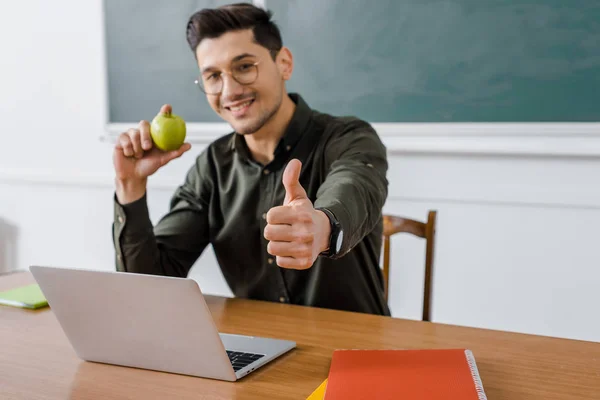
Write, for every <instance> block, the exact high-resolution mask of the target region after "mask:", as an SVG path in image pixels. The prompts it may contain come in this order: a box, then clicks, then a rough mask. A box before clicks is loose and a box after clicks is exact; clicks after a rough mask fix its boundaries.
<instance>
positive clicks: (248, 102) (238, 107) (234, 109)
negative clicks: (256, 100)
mask: <svg viewBox="0 0 600 400" xmlns="http://www.w3.org/2000/svg"><path fill="white" fill-rule="evenodd" d="M251 102H252V100H250V101H247V102H245V103H244V104H240V105H239V106H235V107H230V108H231V111H239V110H241V109H242V108H244V107H246V106H249V105H250V103H251Z"/></svg>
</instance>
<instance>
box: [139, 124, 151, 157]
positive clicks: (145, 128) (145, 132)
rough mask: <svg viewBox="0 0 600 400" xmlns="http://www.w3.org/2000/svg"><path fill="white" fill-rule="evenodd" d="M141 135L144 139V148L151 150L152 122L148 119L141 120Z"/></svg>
mask: <svg viewBox="0 0 600 400" xmlns="http://www.w3.org/2000/svg"><path fill="white" fill-rule="evenodd" d="M139 128H140V136H141V138H140V139H141V141H142V149H144V150H150V149H151V148H152V136H151V135H150V123H149V122H148V121H144V120H142V121H140V126H139Z"/></svg>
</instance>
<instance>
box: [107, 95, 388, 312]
mask: <svg viewBox="0 0 600 400" xmlns="http://www.w3.org/2000/svg"><path fill="white" fill-rule="evenodd" d="M289 96H290V98H291V99H292V100H293V101H294V102H295V103H296V109H295V112H294V115H293V117H292V120H291V122H290V124H289V126H288V127H287V129H286V131H285V133H284V136H283V137H282V139H281V141H280V142H279V144H278V146H277V148H276V150H275V153H274V159H273V161H272V162H271V163H269V164H268V165H262V164H259V163H257V162H256V161H254V160H253V159H252V157H251V156H250V152H249V150H248V148H247V146H246V141H245V139H244V137H243V136H242V135H239V134H237V133H235V132H233V133H230V134H228V135H226V136H223V137H221V138H219V139H217V140H215V141H214V142H213V143H211V144H210V145H209V146H207V148H206V149H205V150H204V151H203V152H202V153H201V154H200V155H199V156H198V157H197V159H196V162H195V164H194V165H193V166H192V167H191V168H190V169H189V171H188V173H187V176H186V178H185V181H184V182H183V183H182V184H181V186H179V187H178V188H177V189H176V191H175V193H174V194H173V196H172V198H171V202H170V209H169V212H168V213H167V214H166V215H165V216H164V217H162V218H161V220H160V221H159V222H158V223H157V224H156V226H152V222H151V221H150V218H149V214H148V207H147V203H146V198H145V196H144V197H143V198H142V199H140V200H138V201H135V202H133V203H130V204H127V205H124V206H123V205H120V204H119V203H118V202H117V201H116V197H115V213H114V217H115V221H114V224H113V239H114V245H115V250H116V257H117V260H116V263H117V270H119V271H126V272H136V273H147V274H156V275H169V276H177V277H185V276H187V274H188V272H189V270H190V268H191V267H192V265H193V264H194V263H195V261H196V260H197V259H198V257H199V256H200V255H201V253H202V252H203V251H204V249H205V248H206V246H207V245H208V244H209V243H210V244H212V246H213V249H214V253H215V256H216V259H217V261H218V262H219V265H220V267H221V271H222V272H223V275H224V277H225V280H226V281H227V283H228V284H229V286H230V288H231V290H232V292H233V293H234V295H235V296H237V297H242V298H249V299H257V300H267V301H277V302H286V303H292V304H300V305H306V306H315V307H324V308H333V309H340V310H349V311H357V312H364V313H372V314H381V315H390V311H389V308H388V306H387V303H386V302H385V300H384V296H383V277H382V273H381V269H380V268H379V257H380V251H381V244H382V230H383V220H382V207H383V204H384V203H385V200H386V197H387V191H388V182H387V179H386V172H387V168H388V165H387V159H386V149H385V147H384V145H383V144H382V142H381V140H380V139H379V137H378V135H377V133H376V132H375V131H374V129H373V128H372V127H371V126H370V125H369V124H368V123H366V122H364V121H361V120H359V119H357V118H354V117H333V116H331V115H327V114H323V113H320V112H317V111H315V110H311V109H310V108H309V106H308V105H307V104H306V103H305V101H304V100H303V99H302V98H301V97H300V96H299V95H297V94H290V95H289ZM293 158H297V159H299V160H300V161H302V172H301V174H300V183H301V184H302V187H303V188H304V189H305V190H306V193H307V195H308V197H309V198H310V200H311V201H312V202H313V204H314V206H315V207H323V208H327V209H329V210H330V211H331V212H332V213H333V214H334V215H335V217H336V219H338V220H339V222H340V224H341V227H342V229H343V231H344V235H343V244H342V249H341V252H340V253H339V254H338V255H337V256H334V257H331V258H329V257H325V256H319V257H318V258H317V260H316V261H315V263H314V264H313V266H312V267H311V268H309V269H306V270H292V269H284V268H280V267H279V266H278V265H277V263H276V262H275V259H274V257H273V256H271V255H270V254H269V253H267V244H268V241H267V240H266V239H265V238H264V236H263V231H264V228H265V226H266V220H265V216H266V213H267V212H268V211H269V209H271V208H272V207H275V206H280V205H282V204H283V199H284V196H285V188H284V186H283V183H282V175H283V170H284V169H285V166H286V165H287V162H288V161H289V160H291V159H293Z"/></svg>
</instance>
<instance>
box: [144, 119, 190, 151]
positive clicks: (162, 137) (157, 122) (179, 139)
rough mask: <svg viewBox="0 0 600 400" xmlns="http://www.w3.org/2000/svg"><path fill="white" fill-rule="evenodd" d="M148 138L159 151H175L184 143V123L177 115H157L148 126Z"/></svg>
mask: <svg viewBox="0 0 600 400" xmlns="http://www.w3.org/2000/svg"><path fill="white" fill-rule="evenodd" d="M150 136H152V141H153V142H154V145H155V146H156V147H158V148H159V149H161V150H164V151H171V150H177V149H178V148H180V147H181V145H182V144H183V142H184V141H185V121H184V120H183V118H181V117H180V116H178V115H175V114H171V113H170V112H169V113H158V114H157V115H156V117H154V119H153V120H152V123H151V124H150Z"/></svg>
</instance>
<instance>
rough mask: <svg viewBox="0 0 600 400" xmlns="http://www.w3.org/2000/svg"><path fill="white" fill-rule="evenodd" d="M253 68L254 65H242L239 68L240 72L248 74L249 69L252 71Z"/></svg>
mask: <svg viewBox="0 0 600 400" xmlns="http://www.w3.org/2000/svg"><path fill="white" fill-rule="evenodd" d="M253 66H254V65H253V64H242V65H240V66H238V71H240V72H246V71H248V70H249V69H251V68H252V67H253Z"/></svg>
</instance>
